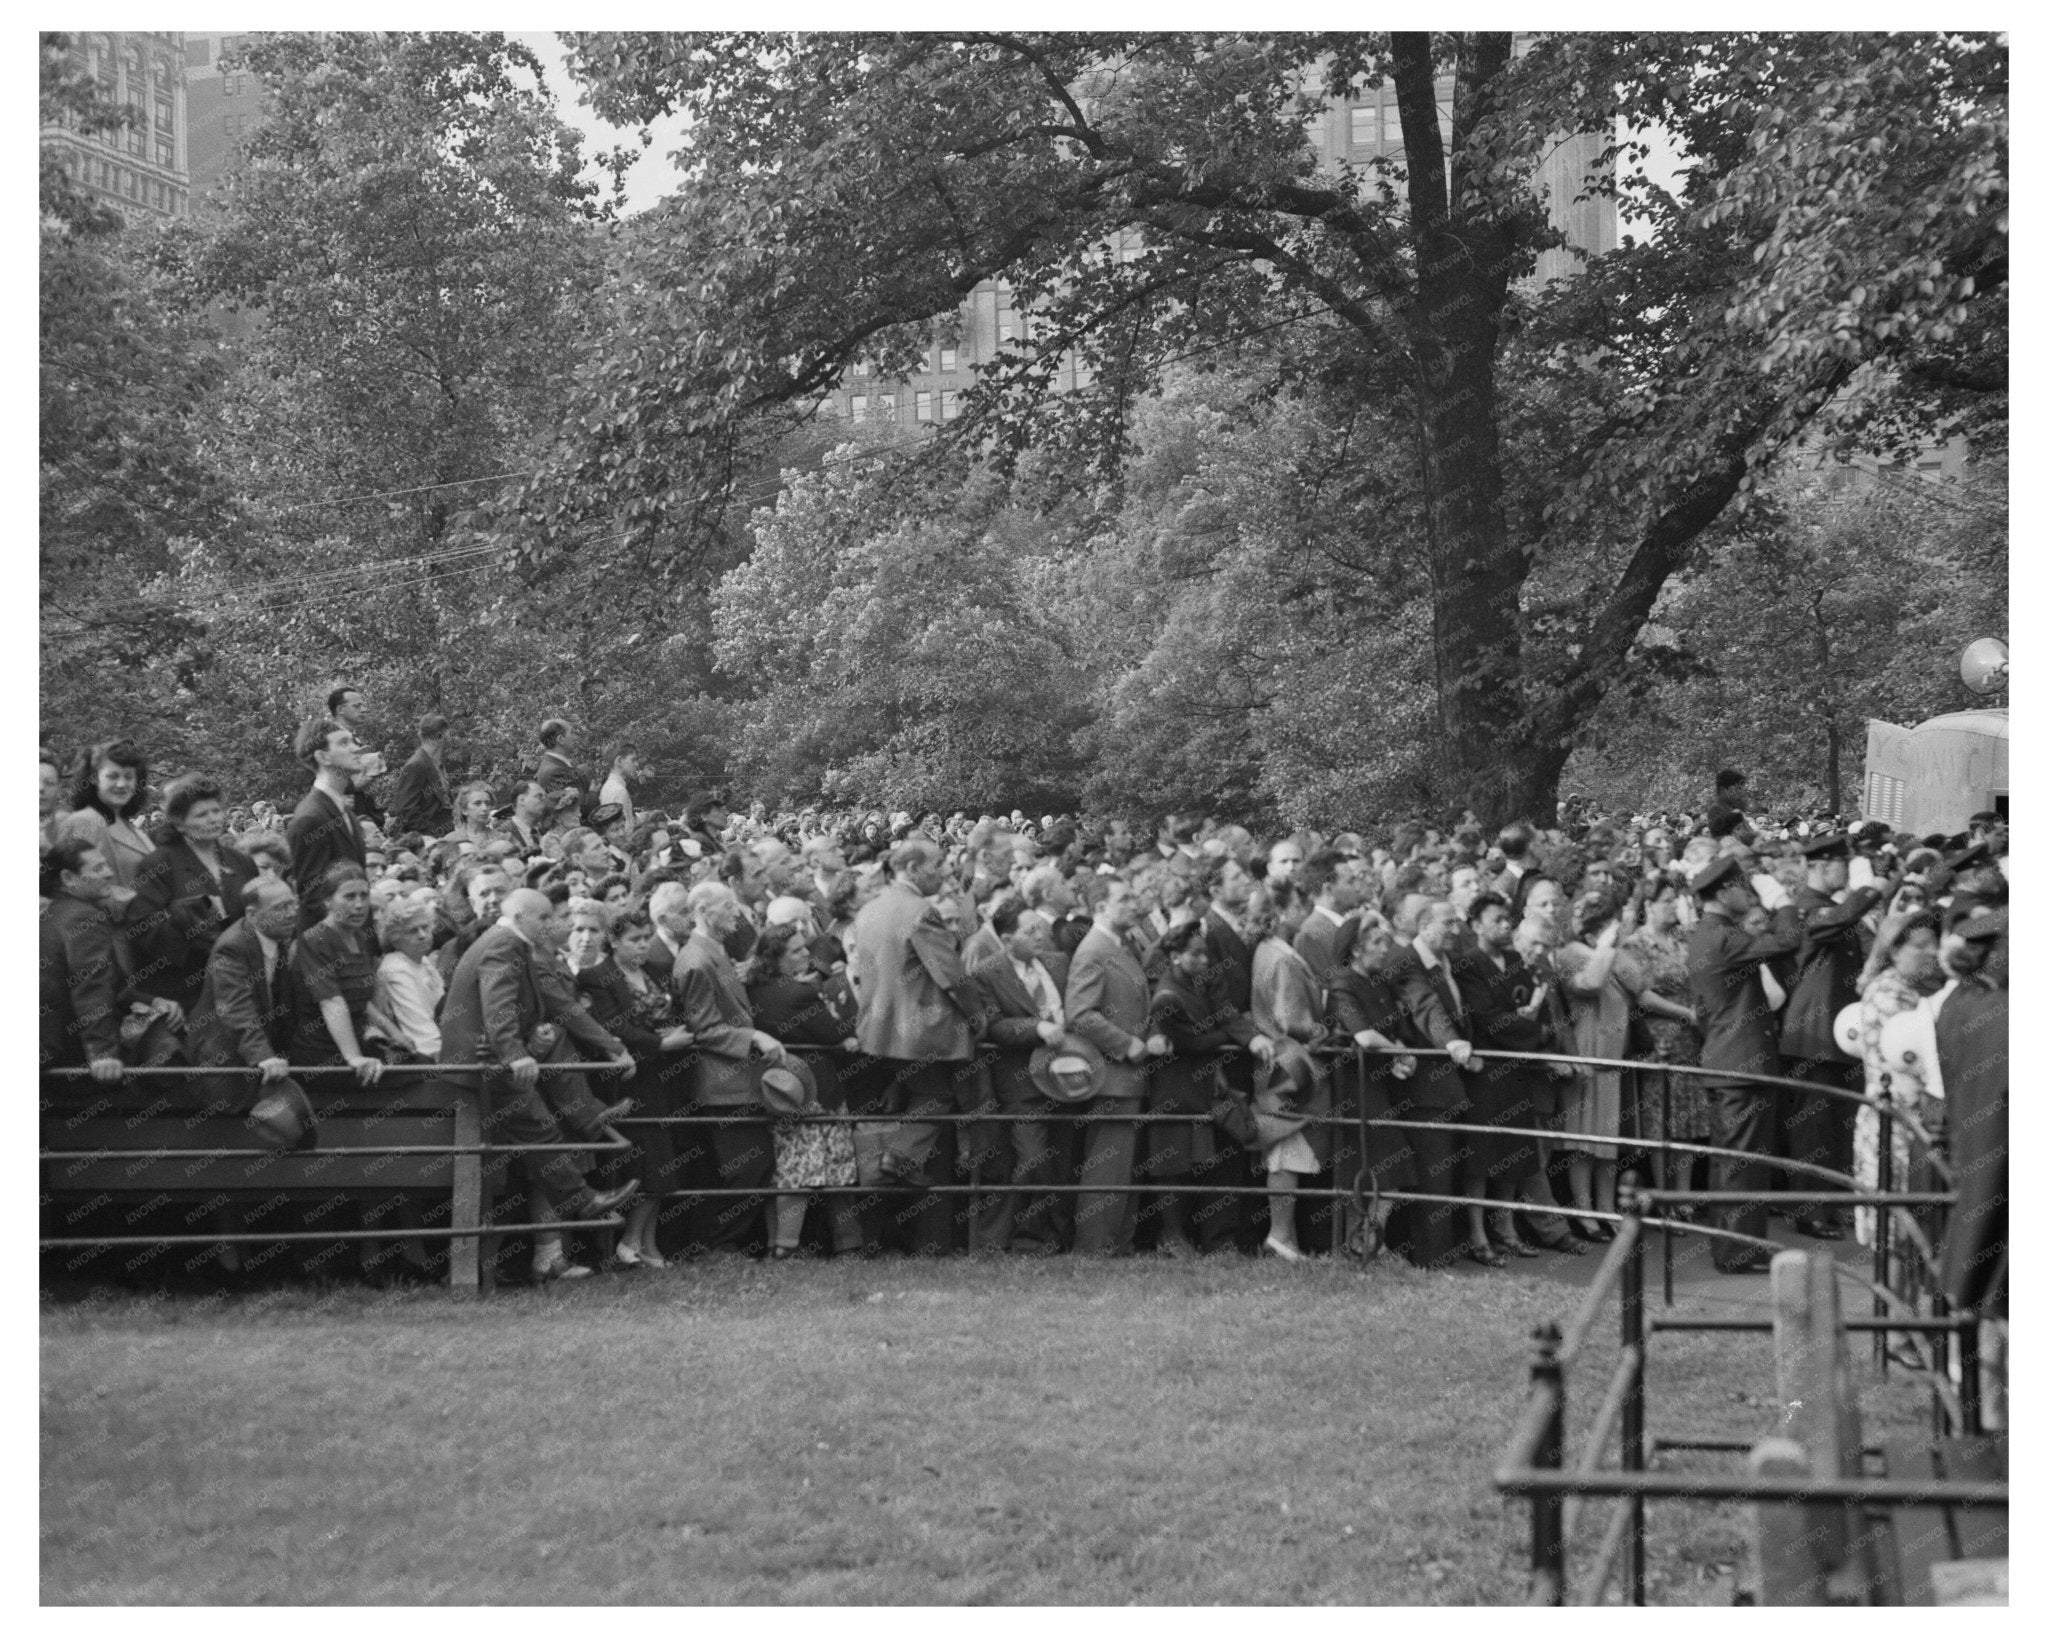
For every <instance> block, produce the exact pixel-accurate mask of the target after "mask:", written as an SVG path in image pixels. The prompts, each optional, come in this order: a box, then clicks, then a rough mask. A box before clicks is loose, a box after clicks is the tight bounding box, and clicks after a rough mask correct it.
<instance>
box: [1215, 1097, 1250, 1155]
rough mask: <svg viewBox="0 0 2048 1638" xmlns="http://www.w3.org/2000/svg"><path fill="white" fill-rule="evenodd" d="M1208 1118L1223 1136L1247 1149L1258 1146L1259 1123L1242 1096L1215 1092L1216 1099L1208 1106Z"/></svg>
mask: <svg viewBox="0 0 2048 1638" xmlns="http://www.w3.org/2000/svg"><path fill="white" fill-rule="evenodd" d="M1209 1118H1210V1119H1211V1120H1212V1121H1214V1122H1215V1123H1216V1126H1217V1129H1218V1130H1219V1131H1221V1132H1222V1133H1223V1135H1224V1136H1225V1137H1228V1138H1231V1139H1234V1140H1235V1141H1236V1142H1237V1143H1239V1144H1240V1145H1242V1146H1243V1147H1244V1148H1247V1149H1256V1148H1258V1147H1259V1123H1258V1120H1257V1118H1256V1117H1255V1116H1254V1115H1253V1114H1252V1106H1251V1105H1250V1104H1249V1103H1247V1102H1245V1100H1244V1099H1243V1098H1238V1097H1233V1096H1231V1094H1230V1093H1228V1092H1219V1093H1217V1094H1216V1101H1215V1102H1214V1103H1212V1104H1211V1105H1210V1106H1209Z"/></svg>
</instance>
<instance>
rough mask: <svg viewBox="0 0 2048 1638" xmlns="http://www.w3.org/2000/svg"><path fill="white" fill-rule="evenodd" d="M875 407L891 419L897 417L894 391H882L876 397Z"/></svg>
mask: <svg viewBox="0 0 2048 1638" xmlns="http://www.w3.org/2000/svg"><path fill="white" fill-rule="evenodd" d="M875 408H876V409H877V410H878V411H879V412H880V413H881V414H883V415H885V416H887V417H888V418H889V419H890V420H891V421H893V420H895V419H896V395H895V394H894V393H893V392H885V393H880V394H878V395H877V396H876V398H875Z"/></svg>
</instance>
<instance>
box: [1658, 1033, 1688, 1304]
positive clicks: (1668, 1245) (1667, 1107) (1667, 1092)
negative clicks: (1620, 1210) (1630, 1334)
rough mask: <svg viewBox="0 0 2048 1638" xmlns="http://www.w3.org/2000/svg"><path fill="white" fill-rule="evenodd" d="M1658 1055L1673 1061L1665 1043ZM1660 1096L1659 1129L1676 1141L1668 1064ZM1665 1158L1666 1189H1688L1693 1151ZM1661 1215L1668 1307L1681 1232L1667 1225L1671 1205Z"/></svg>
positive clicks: (1668, 1139) (1672, 1295)
mask: <svg viewBox="0 0 2048 1638" xmlns="http://www.w3.org/2000/svg"><path fill="white" fill-rule="evenodd" d="M1657 1056H1658V1057H1659V1058H1660V1059H1662V1060H1663V1061H1664V1062H1665V1063H1666V1064H1668V1063H1669V1062H1670V1055H1669V1054H1668V1053H1667V1052H1666V1051H1665V1050H1664V1049H1663V1048H1662V1047H1659V1048H1658V1049H1657ZM1657 1098H1658V1101H1659V1102H1660V1104H1661V1105H1662V1106H1663V1110H1664V1124H1663V1126H1662V1127H1661V1128H1660V1131H1661V1133H1662V1136H1663V1139H1664V1141H1665V1142H1666V1143H1670V1142H1672V1141H1673V1139H1672V1136H1671V1071H1670V1070H1669V1069H1668V1068H1665V1069H1660V1070H1658V1071H1657ZM1662 1160H1663V1165H1662V1167H1661V1168H1660V1169H1661V1170H1662V1171H1663V1173H1664V1186H1665V1187H1666V1188H1667V1189H1671V1188H1677V1189H1685V1188H1690V1187H1691V1185H1692V1156H1691V1155H1690V1154H1687V1155H1686V1156H1685V1157H1684V1159H1683V1161H1682V1162H1681V1161H1680V1159H1679V1157H1678V1156H1677V1154H1676V1153H1675V1151H1673V1150H1670V1149H1666V1150H1665V1151H1664V1152H1663V1155H1662ZM1679 1164H1682V1165H1683V1166H1684V1167H1685V1170H1684V1171H1683V1172H1682V1173H1681V1174H1680V1175H1679V1178H1678V1180H1677V1181H1676V1182H1674V1181H1673V1180H1672V1177H1671V1168H1672V1167H1673V1166H1674V1165H1679ZM1658 1215H1659V1216H1661V1217H1663V1218H1665V1219H1667V1226H1666V1227H1665V1228H1664V1229H1662V1230H1661V1231H1660V1233H1661V1237H1662V1239H1663V1241H1664V1306H1665V1307H1666V1308H1669V1307H1670V1306H1671V1305H1672V1304H1673V1303H1674V1302H1675V1301H1677V1296H1676V1293H1675V1291H1674V1289H1673V1288H1674V1285H1675V1283H1676V1282H1675V1278H1674V1276H1673V1273H1672V1266H1671V1265H1672V1259H1673V1258H1674V1256H1675V1255H1676V1245H1677V1240H1678V1236H1677V1235H1675V1234H1673V1233H1672V1232H1671V1230H1670V1228H1669V1226H1668V1219H1669V1218H1670V1216H1671V1208H1670V1207H1669V1206H1666V1207H1664V1208H1663V1209H1662V1211H1660V1212H1659V1213H1658Z"/></svg>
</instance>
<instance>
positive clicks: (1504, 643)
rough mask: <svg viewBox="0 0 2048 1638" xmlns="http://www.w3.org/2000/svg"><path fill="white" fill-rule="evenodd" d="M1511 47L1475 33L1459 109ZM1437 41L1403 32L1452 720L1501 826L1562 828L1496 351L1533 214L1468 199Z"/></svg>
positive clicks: (1441, 703)
mask: <svg viewBox="0 0 2048 1638" xmlns="http://www.w3.org/2000/svg"><path fill="white" fill-rule="evenodd" d="M1511 55H1512V43H1511V40H1510V37H1509V36H1508V35H1505V34H1489V35H1476V36H1469V37H1468V40H1467V47H1466V51H1465V54H1464V56H1463V59H1462V60H1461V61H1460V63H1459V65H1458V90H1457V107H1456V119H1457V123H1458V128H1459V129H1460V130H1463V129H1468V128H1470V126H1471V125H1472V124H1474V123H1475V122H1476V121H1478V120H1479V119H1480V118H1482V117H1484V115H1485V114H1486V113H1487V112H1488V111H1489V110H1490V108H1491V105H1492V102H1493V100H1494V99H1493V85H1494V82H1495V80H1496V79H1497V77H1498V76H1499V75H1500V73H1501V72H1502V70H1504V69H1505V68H1506V67H1507V65H1508V62H1509V60H1510V57H1511ZM1433 69H1434V64H1433V63H1432V61H1431V54H1430V43H1429V36H1428V35H1424V34H1399V35H1396V36H1394V85H1395V95H1396V98H1397V100H1398V102H1399V105H1400V110H1401V132H1402V140H1403V143H1404V145H1405V147H1406V150H1407V155H1408V193H1409V217H1410V224H1411V228H1412V231H1413V233H1414V237H1415V268H1416V287H1417V300H1416V305H1415V308H1414V310H1413V312H1412V314H1411V317H1410V336H1411V344H1412V348H1413V354H1412V357H1413V365H1414V376H1413V385H1414V391H1415V410H1416V416H1417V424H1418V431H1419V434H1420V436H1419V440H1418V442H1419V444H1420V460H1421V468H1422V474H1421V475H1422V485H1423V492H1424V495H1425V497H1426V513H1427V518H1428V528H1429V559H1430V584H1431V593H1432V601H1433V614H1434V620H1433V627H1434V637H1435V648H1436V678H1437V718H1438V722H1439V724H1440V725H1441V727H1442V729H1443V737H1444V744H1445V748H1446V750H1447V752H1448V760H1449V763H1450V768H1449V773H1450V782H1451V786H1452V789H1453V791H1454V792H1455V793H1457V794H1458V795H1459V796H1460V797H1461V798H1462V800H1463V801H1464V802H1465V804H1466V805H1467V806H1469V807H1471V809H1472V810H1473V811H1474V812H1475V813H1477V814H1479V815H1480V817H1481V818H1482V819H1483V820H1485V821H1486V822H1488V823H1489V824H1493V823H1499V822H1502V821H1503V820H1505V819H1510V818H1514V817H1516V816H1518V815H1520V814H1522V813H1523V812H1524V804H1528V805H1529V806H1528V810H1527V817H1529V818H1530V819H1532V820H1534V821H1536V822H1537V823H1539V824H1541V823H1548V822H1549V821H1550V818H1551V816H1552V814H1553V812H1554V807H1555V803H1556V799H1557V794H1556V792H1557V775H1558V772H1559V770H1560V769H1561V768H1562V766H1563V755H1562V753H1561V752H1559V751H1557V748H1556V747H1554V746H1546V745H1532V744H1527V743H1524V741H1525V740H1526V739H1527V737H1528V736H1527V732H1526V729H1525V727H1524V725H1523V712H1522V705H1523V700H1522V690H1521V666H1522V656H1521V587H1522V581H1523V578H1524V577H1525V575H1526V573H1527V565H1526V560H1525V559H1524V557H1523V554H1522V553H1521V551H1520V550H1519V549H1518V548H1517V546H1516V545H1515V544H1514V543H1513V542H1512V541H1511V540H1510V539H1509V536H1508V529H1507V516H1506V512H1505V510H1504V508H1503V505H1502V487H1503V485H1502V475H1501V458H1500V427H1499V419H1498V403H1497V396H1496V392H1495V383H1494V368H1495V353H1496V347H1497V344H1498V340H1499V335H1500V314H1501V310H1502V308H1503V307H1504V306H1505V305H1506V302H1507V295H1508V283H1509V275H1510V272H1511V270H1512V268H1513V265H1514V259H1515V251H1516V239H1517V235H1518V233H1519V232H1520V224H1519V223H1518V222H1517V221H1516V220H1515V219H1514V218H1511V217H1504V216H1501V215H1500V214H1498V213H1484V214H1482V213H1481V212H1480V211H1478V210H1476V209H1471V208H1469V206H1470V203H1471V202H1470V201H1468V200H1466V199H1464V198H1462V197H1461V192H1462V189H1461V184H1462V183H1463V181H1464V178H1463V176H1462V175H1461V174H1458V173H1454V172H1448V168H1447V166H1446V161H1445V154H1444V148H1443V142H1442V139H1441V137H1440V135H1439V132H1438V125H1437V112H1436V84H1435V75H1434V72H1433Z"/></svg>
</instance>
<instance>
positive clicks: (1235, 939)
mask: <svg viewBox="0 0 2048 1638" xmlns="http://www.w3.org/2000/svg"><path fill="white" fill-rule="evenodd" d="M1202 932H1203V935H1204V936H1205V937H1206V938H1207V939H1208V941H1209V987H1210V989H1212V990H1214V991H1215V992H1216V993H1217V995H1218V997H1219V998H1220V999H1221V1000H1224V1001H1227V1002H1228V1003H1229V1004H1230V1005H1231V1007H1232V1008H1234V1009H1235V1010H1236V1011H1238V1012H1250V1011H1251V1010H1252V953H1251V951H1250V949H1248V948H1247V947H1246V945H1245V942H1244V940H1243V939H1242V938H1241V937H1239V936H1238V934H1237V933H1236V932H1234V931H1233V930H1232V929H1231V926H1230V923H1228V922H1227V921H1225V920H1224V919H1223V918H1222V917H1221V916H1219V915H1217V914H1216V912H1215V911H1214V910H1211V911H1209V912H1208V914H1207V915H1205V916H1204V917H1203V918H1202Z"/></svg>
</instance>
